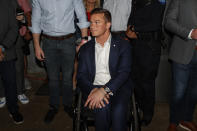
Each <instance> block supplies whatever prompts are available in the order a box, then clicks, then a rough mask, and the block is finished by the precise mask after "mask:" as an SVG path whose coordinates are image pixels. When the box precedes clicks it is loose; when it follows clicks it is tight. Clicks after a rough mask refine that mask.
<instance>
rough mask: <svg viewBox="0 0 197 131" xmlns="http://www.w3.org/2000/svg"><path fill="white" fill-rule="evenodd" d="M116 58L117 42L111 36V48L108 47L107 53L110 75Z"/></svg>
mask: <svg viewBox="0 0 197 131" xmlns="http://www.w3.org/2000/svg"><path fill="white" fill-rule="evenodd" d="M117 58H118V42H117V41H116V40H115V39H114V37H113V36H112V38H111V46H110V53H109V71H110V75H112V74H111V73H112V72H113V71H112V67H113V66H115V65H116V63H117Z"/></svg>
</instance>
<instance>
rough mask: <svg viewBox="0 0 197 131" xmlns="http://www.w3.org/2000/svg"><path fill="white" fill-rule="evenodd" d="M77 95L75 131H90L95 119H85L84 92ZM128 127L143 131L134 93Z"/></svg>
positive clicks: (130, 130)
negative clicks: (83, 109) (83, 108)
mask: <svg viewBox="0 0 197 131" xmlns="http://www.w3.org/2000/svg"><path fill="white" fill-rule="evenodd" d="M77 95H78V96H77ZM77 95H75V101H76V103H75V105H74V117H73V131H89V129H88V126H89V125H91V126H92V125H93V123H94V119H93V118H91V116H85V117H84V116H83V115H82V114H81V113H84V112H83V111H82V108H81V107H82V92H79V93H78V94H77ZM89 123H91V124H89ZM128 127H129V131H141V125H140V114H139V108H138V104H137V103H136V100H135V94H134V93H132V96H131V101H130V103H129V118H128Z"/></svg>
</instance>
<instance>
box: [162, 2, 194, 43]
mask: <svg viewBox="0 0 197 131" xmlns="http://www.w3.org/2000/svg"><path fill="white" fill-rule="evenodd" d="M179 10H180V0H172V1H171V3H170V5H169V7H168V10H167V12H166V18H165V21H164V25H165V28H166V29H167V30H169V31H170V32H172V33H174V34H176V35H178V36H179V37H182V38H184V39H187V38H188V35H189V32H190V31H191V29H188V28H186V27H184V25H181V23H179V22H178V16H179Z"/></svg>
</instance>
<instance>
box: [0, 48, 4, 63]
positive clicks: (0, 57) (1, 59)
mask: <svg viewBox="0 0 197 131" xmlns="http://www.w3.org/2000/svg"><path fill="white" fill-rule="evenodd" d="M3 58H4V54H3V51H2V49H1V48H0V61H3Z"/></svg>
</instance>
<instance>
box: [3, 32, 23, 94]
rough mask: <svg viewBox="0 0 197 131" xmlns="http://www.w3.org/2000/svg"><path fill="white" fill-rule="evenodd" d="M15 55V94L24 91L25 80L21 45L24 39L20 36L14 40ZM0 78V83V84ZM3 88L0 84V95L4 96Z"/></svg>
mask: <svg viewBox="0 0 197 131" xmlns="http://www.w3.org/2000/svg"><path fill="white" fill-rule="evenodd" d="M16 45H17V46H16V56H17V60H16V62H15V65H16V85H17V95H21V94H23V93H24V92H25V82H24V53H23V49H22V46H23V45H24V40H23V39H22V37H20V36H19V37H18V38H17V42H16ZM1 82H2V81H1V78H0V85H1ZM4 92H5V91H4V88H3V87H2V86H0V97H4V96H5V95H4Z"/></svg>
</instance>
